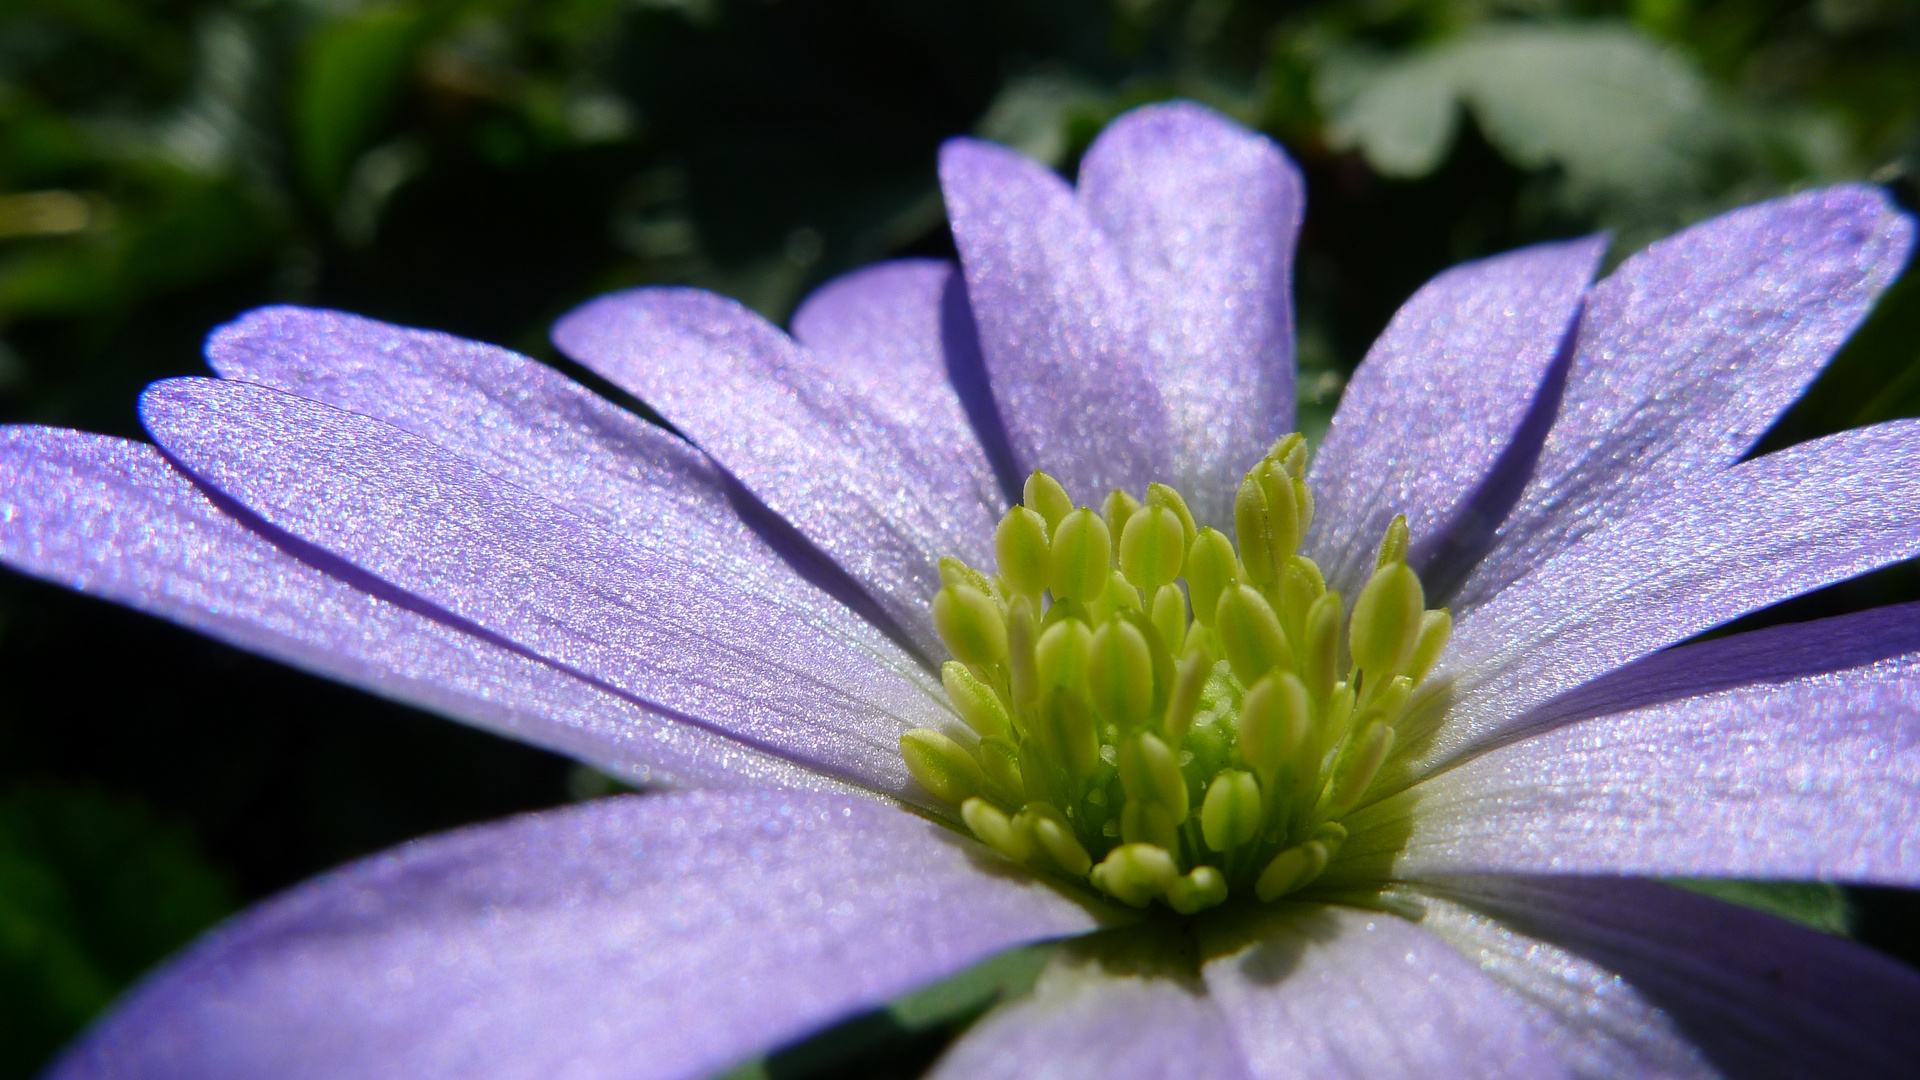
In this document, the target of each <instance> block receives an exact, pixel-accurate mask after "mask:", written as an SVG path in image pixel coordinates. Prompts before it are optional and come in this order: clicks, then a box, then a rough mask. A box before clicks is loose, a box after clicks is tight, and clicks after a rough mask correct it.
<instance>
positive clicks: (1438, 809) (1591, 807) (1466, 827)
mask: <svg viewBox="0 0 1920 1080" xmlns="http://www.w3.org/2000/svg"><path fill="white" fill-rule="evenodd" d="M1907 631H1908V635H1907V636H1908V637H1909V638H1912V637H1913V636H1914V634H1913V627H1912V625H1911V624H1910V625H1909V626H1908V628H1907ZM1910 644H1912V643H1911V642H1910ZM1916 817H1920V652H1913V653H1908V654H1907V655H1905V656H1901V657H1898V658H1895V659H1888V660H1881V661H1878V662H1876V663H1873V664H1870V665H1868V666H1865V667H1856V668H1853V669H1850V670H1846V671H1837V672H1829V673H1826V674H1820V675H1813V676H1809V677H1806V678H1802V679H1798V680H1795V681H1793V682H1788V683H1760V684H1757V685H1751V686H1743V687H1740V688H1737V689H1733V690H1723V691H1720V692H1719V693H1714V694H1708V695H1706V696H1703V697H1692V698H1683V699H1681V700H1678V701H1672V702H1667V703H1664V704H1660V705H1654V706H1650V707H1648V708H1643V709H1637V710H1634V711H1632V712H1627V713H1622V714H1619V715H1615V716H1605V717H1599V718H1596V719H1591V720H1582V721H1580V722H1578V723H1573V724H1567V725H1564V726H1561V727H1558V728H1555V729H1553V730H1551V731H1548V732H1545V733H1544V734H1538V735H1534V736H1533V737H1531V738H1527V739H1523V740H1521V741H1519V742H1515V743H1511V744H1508V745H1506V746H1502V747H1499V748H1497V749H1495V750H1492V751H1490V752H1488V753H1486V754H1483V755H1481V756H1479V757H1476V758H1474V759H1473V760H1471V761H1468V762H1466V763H1464V764H1462V765H1460V766H1458V767H1456V768H1454V769H1451V770H1449V771H1447V772H1445V773H1442V774H1441V775H1439V776H1436V777H1432V778H1430V779H1428V780H1426V781H1424V782H1422V783H1420V784H1417V785H1415V786H1414V787H1412V788H1410V789H1408V790H1407V791H1404V792H1401V793H1400V794H1399V795H1396V796H1394V797H1393V798H1391V799H1387V800H1384V801H1382V802H1378V803H1375V804H1374V805H1372V806H1370V807H1368V808H1366V809H1365V810H1362V811H1360V812H1359V813H1357V814H1354V815H1352V816H1351V817H1350V818H1349V819H1348V820H1347V822H1346V824H1347V827H1348V828H1349V830H1351V832H1352V834H1353V835H1352V838H1351V839H1350V840H1349V842H1348V846H1347V847H1345V848H1343V849H1342V851H1341V855H1342V858H1343V860H1354V859H1358V860H1361V861H1369V860H1367V859H1366V856H1367V855H1368V854H1370V853H1373V852H1376V851H1378V852H1379V853H1380V855H1381V857H1383V858H1390V859H1391V867H1392V868H1391V871H1390V874H1391V876H1392V877H1395V878H1400V879H1409V878H1421V877H1429V876H1432V875H1436V874H1461V873H1573V874H1639V875H1648V876H1691V877H1743V878H1777V879H1789V880H1806V879H1820V880H1836V879H1837V880H1845V881H1864V882H1879V883H1884V884H1893V885H1909V886H1911V885H1916V884H1920V837H1917V836H1916V835H1915V834H1914V830H1913V824H1912V823H1913V821H1914V820H1915V818H1916ZM1349 849H1351V850H1349ZM1382 849H1384V850H1382ZM1353 865H1359V863H1358V862H1356V863H1353ZM1334 872H1335V871H1332V870H1330V871H1329V874H1333V873H1334Z"/></svg>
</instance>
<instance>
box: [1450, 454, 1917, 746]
mask: <svg viewBox="0 0 1920 1080" xmlns="http://www.w3.org/2000/svg"><path fill="white" fill-rule="evenodd" d="M1916 507H1920V422H1916V421H1896V422H1893V423H1888V424H1882V425H1879V426H1877V427H1871V428H1862V429H1858V430H1855V431H1848V432H1842V433H1841V434H1839V435H1833V436H1830V437H1828V438H1824V439H1818V440H1815V441H1813V442H1807V443H1802V444H1800V445H1798V446H1794V447H1789V448H1788V449H1786V450H1782V451H1780V452H1778V453H1775V454H1769V455H1767V456H1766V457H1762V458H1756V459H1754V460H1752V461H1748V462H1743V463H1742V464H1740V465H1737V466H1735V467H1734V468H1731V469H1728V470H1725V471H1723V472H1720V473H1717V474H1715V475H1713V476H1711V477H1708V478H1706V479H1705V480H1703V481H1701V482H1697V483H1694V484H1692V485H1690V486H1688V487H1686V488H1683V489H1680V490H1678V491H1676V492H1674V493H1673V494H1672V495H1671V496H1669V497H1668V498H1666V499H1665V500H1664V501H1660V502H1657V503H1653V504H1652V505H1649V506H1647V507H1645V508H1644V509H1643V510H1642V511H1640V512H1639V513H1637V514H1635V515H1633V516H1631V517H1628V518H1626V519H1625V520H1621V521H1615V522H1611V523H1609V524H1608V525H1607V526H1605V527H1603V528H1602V529H1600V530H1598V531H1596V532H1594V533H1593V534H1592V535H1590V536H1588V537H1586V538H1585V539H1583V540H1582V541H1581V542H1580V543H1578V544H1576V545H1575V546H1573V547H1572V548H1570V549H1568V550H1567V551H1566V552H1564V553H1563V554H1561V555H1560V556H1559V557H1558V558H1556V559H1555V560H1554V561H1552V562H1550V563H1548V564H1547V565H1546V566H1543V567H1541V568H1540V569H1539V570H1537V571H1535V572H1534V573H1533V574H1532V575H1531V576H1529V577H1528V578H1527V579H1526V580H1524V581H1521V582H1519V583H1517V584H1516V585H1514V586H1513V587H1512V588H1510V589H1508V590H1507V591H1506V592H1504V593H1502V594H1501V595H1500V596H1499V598H1498V599H1496V600H1494V601H1493V602H1492V603H1489V604H1487V605H1486V606H1484V607H1482V608H1479V609H1477V610H1475V611H1473V612H1471V613H1470V614H1468V615H1467V616H1466V618H1464V619H1462V620H1461V622H1460V623H1459V629H1458V630H1457V632H1456V633H1455V635H1454V645H1453V647H1452V649H1451V650H1450V652H1449V653H1448V654H1447V656H1446V657H1445V658H1444V659H1443V660H1442V662H1441V667H1440V669H1439V671H1438V672H1437V673H1436V679H1437V680H1439V681H1436V682H1435V683H1434V685H1436V686H1446V685H1448V684H1449V682H1448V681H1449V680H1450V685H1451V689H1452V695H1453V704H1452V708H1451V710H1450V711H1449V712H1448V713H1447V715H1446V720H1445V723H1444V725H1443V726H1441V728H1440V729H1439V730H1438V731H1437V732H1436V733H1435V734H1434V736H1433V739H1432V741H1431V745H1429V746H1427V747H1425V748H1424V749H1423V750H1422V752H1421V754H1420V760H1419V763H1418V765H1417V767H1416V772H1418V771H1424V770H1425V769H1427V768H1431V767H1432V766H1434V765H1436V764H1438V763H1441V762H1445V761H1448V760H1453V759H1455V758H1458V757H1459V756H1460V755H1462V754H1466V753H1471V752H1473V751H1474V750H1475V749H1484V748H1485V747H1488V746H1491V745H1494V744H1496V743H1498V742H1501V741H1504V740H1505V739H1507V738H1510V737H1511V736H1512V734H1513V732H1514V731H1515V730H1516V729H1517V728H1518V727H1519V726H1520V725H1521V724H1523V723H1525V722H1527V721H1526V717H1527V714H1528V712H1529V711H1530V710H1531V709H1533V708H1534V707H1535V706H1537V705H1539V704H1541V703H1542V702H1545V701H1547V700H1550V699H1552V698H1554V697H1556V696H1558V695H1559V694H1561V693H1562V692H1564V691H1567V690H1570V689H1572V688H1573V687H1576V686H1579V685H1580V684H1582V683H1584V682H1586V681H1587V680H1589V679H1592V678H1594V677H1596V676H1598V675H1601V674H1604V673H1606V672H1608V671H1610V670H1612V669H1614V668H1616V667H1619V666H1621V665H1623V664H1626V663H1628V662H1630V661H1633V660H1636V659H1638V658H1640V657H1642V656H1646V655H1648V654H1650V653H1653V652H1655V651H1657V650H1659V649H1662V648H1665V647H1666V646H1668V645H1673V644H1676V643H1678V642H1680V641H1684V640H1685V639H1687V638H1689V637H1692V636H1693V635H1695V634H1697V633H1699V632H1701V631H1703V630H1706V629H1709V628H1711V627H1713V626H1716V625H1719V624H1720V623H1723V622H1726V621H1727V620H1729V619H1732V618H1735V617H1737V616H1740V615H1743V614H1745V613H1746V612H1749V611H1752V610H1755V609H1757V608H1760V607H1764V606H1766V605H1767V604H1770V603H1774V602H1776V601H1779V600H1784V599H1787V598H1788V597H1791V596H1795V595H1797V594H1799V593H1802V592H1806V591H1808V590H1810V589H1815V588H1818V587H1820V586H1822V585H1828V584H1831V583H1833V582H1835V581H1840V580H1842V579H1844V578H1848V577H1851V576H1853V575H1855V574H1859V573H1863V572H1865V571H1867V570H1871V569H1873V568H1875V567H1878V566H1883V565H1886V564H1887V563H1890V562H1894V561H1896V560H1899V559H1903V558H1907V557H1909V556H1911V555H1913V554H1915V553H1916V552H1920V512H1916V509H1915V508H1916Z"/></svg>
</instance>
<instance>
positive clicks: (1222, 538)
mask: <svg viewBox="0 0 1920 1080" xmlns="http://www.w3.org/2000/svg"><path fill="white" fill-rule="evenodd" d="M1186 566H1187V589H1188V591H1190V592H1191V593H1192V595H1193V617H1194V619H1195V620H1196V621H1198V622H1199V623H1200V624H1201V625H1203V626H1212V625H1213V613H1214V609H1215V608H1216V607H1218V606H1219V604H1220V594H1221V592H1222V591H1224V590H1225V589H1226V587H1227V586H1228V585H1230V584H1232V583H1233V582H1235V581H1237V580H1239V577H1240V560H1239V558H1238V557H1236V556H1235V555H1234V553H1233V541H1231V540H1228V539H1227V536H1226V534H1225V533H1223V532H1221V531H1220V530H1218V529H1202V530H1200V533H1199V535H1198V536H1196V537H1194V540H1193V544H1192V545H1191V546H1189V547H1188V548H1187V563H1186ZM1168 645H1169V646H1171V645H1172V642H1168Z"/></svg>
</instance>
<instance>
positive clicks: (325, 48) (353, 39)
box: [293, 4, 430, 202]
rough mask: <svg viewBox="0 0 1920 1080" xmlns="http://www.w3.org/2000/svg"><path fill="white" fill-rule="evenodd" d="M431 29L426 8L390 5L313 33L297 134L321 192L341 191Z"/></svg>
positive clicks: (296, 110) (305, 56) (301, 81)
mask: <svg viewBox="0 0 1920 1080" xmlns="http://www.w3.org/2000/svg"><path fill="white" fill-rule="evenodd" d="M429 29H430V21H429V19H428V15H427V12H425V11H424V10H422V9H420V8H418V7H415V6H413V5H410V4H388V5H383V6H380V7H373V8H369V9H366V10H364V11H360V12H358V13H356V14H353V15H348V16H343V17H341V18H338V19H335V20H333V21H332V22H330V23H328V24H326V25H325V26H323V27H321V28H320V30H318V31H317V32H315V33H314V35H313V36H312V37H311V38H309V39H308V40H307V42H306V47H305V49H304V51H303V53H302V55H301V59H300V66H299V69H298V72H297V76H296V79H295V82H294V88H293V128H294V131H293V134H294V139H295V145H296V146H297V148H298V151H299V157H300V170H301V174H302V179H304V180H305V182H306V184H307V187H308V188H309V189H310V190H311V191H312V192H313V193H314V194H315V195H318V196H320V197H321V198H323V199H325V200H327V201H328V202H331V201H333V200H334V199H335V198H337V197H338V196H339V194H340V191H341V188H342V187H343V186H344V185H345V184H346V179H347V173H348V171H349V170H351V169H352V167H353V162H354V159H355V158H357V157H358V156H359V154H360V151H362V150H364V149H365V148H366V147H367V145H368V144H369V143H370V142H372V141H373V139H374V138H375V137H376V136H377V135H379V133H380V128H381V125H382V122H383V121H384V120H385V119H386V116H387V112H388V110H389V109H391V108H392V106H393V103H394V100H395V99H396V98H397V97H398V96H399V91H400V88H401V84H402V82H403V80H404V79H405V77H406V74H407V70H408V68H409V67H410V66H411V65H412V63H413V59H414V55H415V53H416V52H418V50H419V48H420V45H421V43H422V41H423V40H424V38H425V37H426V34H427V31H428V30H429Z"/></svg>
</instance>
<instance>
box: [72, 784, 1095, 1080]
mask: <svg viewBox="0 0 1920 1080" xmlns="http://www.w3.org/2000/svg"><path fill="white" fill-rule="evenodd" d="M956 916H960V917H956ZM1095 925H1096V922H1095V919H1094V917H1093V915H1091V914H1090V913H1089V912H1088V911H1087V910H1086V909H1083V908H1082V907H1080V906H1079V905H1077V904H1075V903H1074V902H1072V901H1070V900H1068V899H1066V898H1064V897H1062V896H1061V895H1060V894H1058V893H1057V892H1055V891H1053V890H1052V889H1050V888H1048V887H1046V886H1044V885H1040V884H1038V883H1035V882H1033V881H1031V880H1030V879H1025V878H1022V877H1018V876H1014V875H1010V874H1007V873H1006V872H1005V871H1004V870H1003V869H1001V868H1000V866H999V864H998V862H997V860H995V859H994V858H993V857H992V856H991V855H988V854H987V853H986V852H985V851H984V849H982V848H980V847H979V846H978V845H976V844H974V843H973V842H972V841H969V840H962V839H959V838H957V837H955V836H953V835H952V834H951V833H949V832H947V831H946V830H944V829H942V828H940V827H939V826H937V825H934V824H932V823H930V822H926V821H922V820H919V819H917V818H914V817H913V816H911V815H908V814H905V813H903V812H901V811H899V810H894V809H889V808H886V807H883V806H879V805H876V804H873V803H870V802H866V801H864V800H859V799H848V798H846V797H827V796H819V795H803V794H799V793H776V792H762V793H757V794H739V795H714V794H694V795H674V796H657V797H652V798H626V799H614V800H602V801H599V802H595V803H591V804H589V805H586V806H580V807H574V808H570V809H566V810H556V811H551V812H549V813H545V814H538V815H532V816H527V817H520V818H515V819H513V820H511V821H508V822H503V823H501V824H498V825H487V826H481V827H478V828H473V829H468V830H466V831H463V832H458V833H453V834H451V835H448V836H442V837H436V838H433V839H430V840H425V841H421V842H418V843H415V844H411V845H409V846H407V847H405V848H401V849H399V850H397V851H395V852H393V853H391V854H387V855H382V856H377V857H375V858H372V859H368V860H366V861H364V862H360V863H356V864H354V865H352V866H349V867H347V868H345V869H344V870H340V871H337V872H335V873H333V874H330V875H328V876H326V877H323V878H320V879H319V880H317V881H314V882H312V883H310V884H307V885H304V886H302V887H300V888H298V889H295V890H294V891H293V892H291V893H288V894H286V895H285V896H282V897H280V898H278V899H276V900H273V901H270V902H268V903H267V904H264V905H262V906H260V907H258V908H255V909H254V910H252V911H251V912H249V913H248V914H246V915H244V916H241V917H240V918H239V919H237V920H235V921H234V922H232V923H229V924H228V925H226V926H224V927H222V928H221V929H219V930H218V931H216V932H215V933H214V934H212V935H210V936H209V937H207V938H205V939H203V940H202V941H201V942H200V944H198V945H197V946H195V947H194V948H192V949H191V950H190V951H188V952H187V953H186V954H184V955H183V956H181V957H180V958H178V959H177V960H175V961H174V962H173V963H171V964H170V965H169V966H167V967H166V968H165V969H163V970H162V971H160V972H159V973H158V974H156V975H154V976H152V977H150V978H149V979H148V980H147V981H146V982H145V983H143V984H142V985H141V986H140V987H139V988H138V989H136V990H135V991H134V992H133V994H132V995H131V997H130V998H129V999H128V1000H126V1001H125V1002H123V1003H122V1005H121V1006H120V1008H119V1009H118V1010H116V1011H115V1012H114V1014H113V1015H112V1016H111V1017H110V1018H108V1019H107V1020H106V1021H105V1022H104V1023H102V1024H100V1025H98V1026H96V1027H95V1028H94V1029H93V1030H92V1031H91V1032H90V1033H89V1034H88V1035H87V1036H86V1037H85V1038H84V1039H83V1040H82V1041H81V1043H80V1044H79V1045H77V1046H76V1047H75V1048H74V1049H73V1050H71V1051H70V1052H69V1053H68V1055H67V1057H66V1058H65V1059H64V1060H63V1061H62V1062H61V1063H60V1064H59V1065H58V1066H56V1068H55V1069H54V1071H53V1072H52V1073H51V1074H50V1075H51V1076H52V1077H53V1078H55V1080H82V1078H86V1080H92V1078H101V1080H105V1078H108V1077H113V1078H122V1077H141V1078H148V1077H151V1078H161V1077H182V1078H184V1077H198V1078H203V1080H222V1078H233V1080H243V1078H245V1080H253V1078H258V1077H268V1076H271V1077H285V1078H288V1080H300V1078H307V1077H313V1078H320V1077H325V1078H329V1080H339V1078H374V1077H382V1078H385V1077H401V1076H405V1077H433V1078H448V1080H453V1078H461V1080H550V1078H552V1077H556V1076H562V1077H564V1076H619V1077H625V1078H632V1080H656V1078H657V1080H669V1078H671V1080H697V1078H699V1077H704V1076H707V1075H709V1074H711V1073H714V1072H717V1071H719V1070H720V1069H723V1068H725V1067H727V1066H729V1065H731V1064H733V1063H735V1062H737V1061H741V1060H743V1059H745V1058H748V1057H751V1056H752V1055H754V1054H756V1053H758V1052H760V1051H762V1050H765V1049H768V1048H770V1047H772V1046H777V1045H779V1044H781V1043H783V1042H785V1041H787V1040H789V1039H791V1038H793V1037H794V1036H796V1035H800V1034H802V1033H804V1032H806V1031H809V1030H811V1029H813V1028H815V1027H817V1026H820V1025H822V1024H825V1023H829V1022H831V1021H833V1020H835V1019H837V1018H840V1017H843V1016H847V1015H849V1014H851V1013H854V1012H857V1011H859V1010H862V1009H865V1008H869V1007H872V1006H874V1005H877V1004H880V1003H882V1002H884V1001H886V1000H887V999H888V998H890V997H892V996H893V995H896V994H899V993H901V992H904V991H906V990H909V989H912V988H914V987H916V986H919V985H921V984H923V983H926V982H929V981H933V980H936V979H939V978H941V977H943V976H946V975H950V974H952V973H954V972H956V971H958V970H960V969H962V968H965V967H966V966H968V965H970V964H972V963H974V962H976V961H978V960H980V959H983V958H984V957H986V956H988V955H990V954H992V953H994V952H997V951H999V950H1002V949H1005V948H1009V947H1011V946H1014V945H1019V944H1023V943H1026V942H1031V941H1035V940H1041V939H1046V938H1053V937H1059V936H1063V935H1068V934H1077V933H1082V932H1084V931H1086V930H1088V929H1091V928H1093V927H1094V926H1095Z"/></svg>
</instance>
